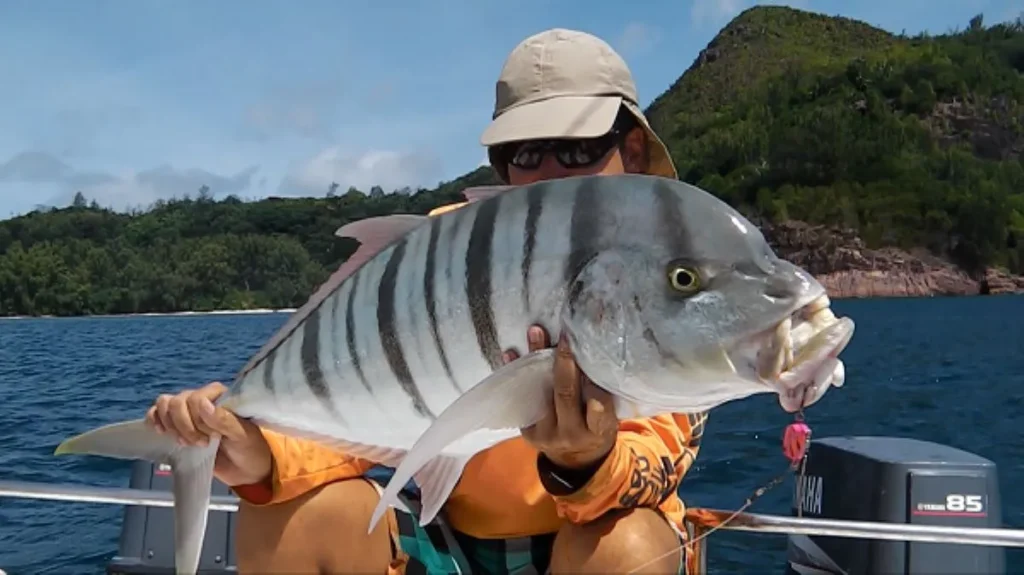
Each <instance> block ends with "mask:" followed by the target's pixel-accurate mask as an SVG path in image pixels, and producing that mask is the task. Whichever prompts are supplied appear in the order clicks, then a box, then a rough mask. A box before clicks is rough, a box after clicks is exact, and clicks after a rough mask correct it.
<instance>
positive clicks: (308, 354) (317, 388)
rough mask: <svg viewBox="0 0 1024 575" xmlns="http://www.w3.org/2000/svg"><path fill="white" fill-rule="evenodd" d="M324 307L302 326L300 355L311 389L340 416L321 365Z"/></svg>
mask: <svg viewBox="0 0 1024 575" xmlns="http://www.w3.org/2000/svg"><path fill="white" fill-rule="evenodd" d="M323 309H324V308H323V306H320V307H318V308H316V309H315V310H313V313H311V314H309V316H308V317H306V320H305V321H306V323H305V325H303V326H302V347H301V348H300V349H299V357H300V363H301V365H302V373H303V375H304V376H305V381H306V385H307V386H308V387H309V389H310V391H312V392H313V395H315V396H316V398H317V399H318V400H320V403H322V404H323V406H324V407H325V408H327V411H328V412H329V413H333V414H334V415H335V416H339V417H340V414H339V413H338V409H337V407H336V406H335V405H334V401H333V400H332V399H331V389H330V387H328V385H327V380H326V379H325V378H324V370H323V367H322V366H321V365H320V321H321V319H322V314H321V313H320V312H321V311H323Z"/></svg>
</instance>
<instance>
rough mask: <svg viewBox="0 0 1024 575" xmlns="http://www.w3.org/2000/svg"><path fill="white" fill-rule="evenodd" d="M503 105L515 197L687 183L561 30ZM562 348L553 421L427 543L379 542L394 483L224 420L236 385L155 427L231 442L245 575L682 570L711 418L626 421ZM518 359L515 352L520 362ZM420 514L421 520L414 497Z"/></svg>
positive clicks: (620, 72) (486, 465) (619, 71)
mask: <svg viewBox="0 0 1024 575" xmlns="http://www.w3.org/2000/svg"><path fill="white" fill-rule="evenodd" d="M496 96H497V98H496V103H495V111H494V117H493V122H492V123H491V124H490V126H488V127H487V129H486V130H485V131H484V134H483V137H482V138H481V142H482V143H483V145H485V146H487V148H488V153H489V157H490V162H491V165H492V166H494V168H495V169H496V170H497V172H498V173H499V174H500V176H501V177H502V179H503V180H505V181H506V182H508V183H510V184H512V185H522V184H529V183H532V182H538V181H541V180H549V179H554V178H561V177H566V176H573V175H584V174H622V173H626V172H633V173H648V174H654V175H660V176H664V177H671V178H674V177H676V171H675V168H674V166H673V165H672V161H671V159H670V158H669V155H668V151H667V150H666V148H665V146H664V144H663V143H662V142H661V141H660V140H659V139H658V137H657V136H656V135H655V134H654V132H653V131H652V130H651V128H650V126H649V125H648V123H647V120H646V119H645V118H644V116H643V114H642V112H641V111H640V108H639V106H638V105H637V95H636V88H635V86H634V84H633V80H632V77H631V74H630V71H629V69H628V68H627V67H626V64H625V62H623V61H622V59H621V58H620V57H619V55H618V54H616V53H615V52H614V51H613V50H612V49H611V47H609V46H608V45H607V44H606V43H605V42H603V41H601V40H599V39H597V38H595V37H593V36H590V35H588V34H584V33H581V32H575V31H570V30H562V29H555V30H549V31H546V32H543V33H540V34H537V35H535V36H532V37H530V38H527V39H526V40H524V41H523V42H522V43H521V44H520V45H519V46H517V47H516V48H515V49H514V50H513V51H512V53H511V54H510V56H509V57H508V59H507V60H506V62H505V66H504V68H503V70H502V73H501V76H500V78H499V80H498V83H497V94H496ZM457 207H458V206H448V207H445V208H439V209H438V210H435V213H439V212H442V211H447V210H448V209H457ZM528 339H529V341H530V351H533V350H536V349H540V348H543V347H547V346H549V345H550V343H551V342H549V341H548V340H547V336H546V334H545V333H544V332H543V330H541V329H539V328H533V329H531V331H530V332H529V334H528ZM558 349H559V351H560V353H559V354H558V361H557V362H556V366H555V372H556V373H555V391H554V396H553V398H552V402H553V411H552V414H551V415H550V416H549V418H548V419H545V420H543V421H541V422H539V423H537V424H536V425H534V426H532V427H530V428H527V429H523V430H522V437H517V438H515V439H511V440H508V441H506V442H504V443H501V444H499V445H496V446H494V447H492V448H491V449H489V450H487V451H485V452H483V453H480V454H478V455H477V456H475V457H474V458H473V459H472V460H471V461H470V462H469V464H468V465H467V466H466V469H465V472H464V474H463V476H462V479H461V481H460V483H459V485H458V486H457V487H456V489H455V491H454V492H453V493H452V495H451V497H450V499H449V500H448V502H447V503H446V505H445V508H444V513H442V514H441V515H440V516H439V518H438V519H437V520H435V521H434V522H433V523H432V524H431V525H429V526H427V527H426V528H420V527H419V525H418V521H417V520H416V519H415V518H414V517H412V516H410V515H408V514H407V513H405V512H399V511H394V510H392V511H390V512H389V514H388V521H387V522H381V523H380V524H379V525H378V526H377V528H376V529H375V530H374V531H373V532H372V533H371V534H369V535H367V534H366V527H367V524H368V520H369V517H370V514H371V512H372V511H373V508H374V506H375V505H376V503H377V501H378V500H379V493H380V491H381V489H382V488H381V485H386V482H387V479H388V477H389V474H390V470H388V469H386V468H382V467H380V466H375V465H374V464H373V463H371V462H367V461H362V460H359V459H355V458H353V457H349V456H346V455H345V454H343V453H338V452H336V451H332V450H330V449H327V448H326V447H323V446H320V445H317V444H315V443H313V442H310V441H305V440H300V439H295V438H291V437H286V436H283V435H279V434H277V433H274V432H271V431H267V430H260V429H259V428H257V427H256V426H255V425H254V424H252V423H250V422H245V421H241V420H239V419H238V418H236V417H235V416H233V415H232V414H230V413H228V412H226V411H224V410H221V409H214V406H213V404H212V402H211V400H215V399H216V397H217V396H219V395H220V393H222V391H223V390H224V387H223V386H222V385H221V384H219V383H212V384H209V385H207V386H206V387H203V388H200V389H198V390H195V391H186V392H183V393H181V394H179V395H177V396H161V397H160V398H159V399H157V401H156V403H155V405H154V406H153V407H152V408H151V409H150V410H149V413H148V414H147V419H148V420H149V421H151V422H152V424H153V425H154V426H155V427H156V428H157V429H159V430H161V431H163V432H166V433H176V434H178V435H179V437H180V441H182V442H183V443H203V442H205V441H206V440H207V438H208V437H209V436H210V435H211V434H215V433H216V434H220V435H221V436H222V437H223V439H224V441H223V442H222V443H221V449H220V453H219V454H218V459H217V467H216V474H217V477H218V478H219V479H220V480H221V481H223V482H224V483H226V484H228V485H230V486H233V489H234V490H235V492H236V493H237V494H238V495H239V497H240V498H242V500H243V505H242V507H241V509H240V511H239V524H238V532H237V540H236V545H237V555H238V563H239V568H240V570H241V571H242V572H258V571H266V572H278V573H283V572H289V573H299V572H304V573H305V572H329V573H357V572H358V573H402V572H406V573H423V572H430V573H435V572H456V571H460V572H463V573H467V572H473V573H491V572H501V573H543V572H545V571H547V570H548V569H549V568H550V571H551V572H554V573H562V572H567V571H572V572H601V573H612V572H615V573H626V572H632V571H633V570H634V569H637V568H638V567H641V566H644V567H643V569H642V570H640V571H638V572H644V573H673V572H681V571H683V570H684V567H683V565H682V563H683V561H684V552H683V550H682V544H681V543H682V540H683V537H682V535H681V533H682V531H681V530H682V519H683V511H684V509H683V504H682V502H681V501H680V500H679V497H678V496H677V495H676V493H675V491H676V488H677V487H678V484H679V481H680V480H681V478H682V476H683V475H684V474H685V473H686V472H687V471H688V470H689V468H690V466H691V465H692V463H693V459H694V458H695V457H696V455H697V451H698V448H699V444H700V438H701V435H702V432H703V426H704V420H705V416H704V414H700V415H691V416H686V415H676V416H667V415H666V416H660V417H656V418H649V419H635V420H625V421H618V420H617V419H616V417H615V414H614V411H613V408H612V403H611V398H610V397H609V396H608V395H607V394H606V393H604V392H603V391H601V390H599V389H598V388H597V387H596V386H594V385H593V384H592V383H590V382H589V381H587V380H586V379H585V377H583V376H582V375H581V374H580V373H579V371H578V369H577V366H576V364H575V362H574V361H573V359H572V357H571V354H570V353H569V351H568V349H567V347H566V346H565V345H564V342H559V343H558ZM515 357H517V352H516V351H514V350H509V351H508V352H507V353H506V355H505V360H506V361H512V360H514V359H515ZM404 497H405V499H404V501H405V503H406V504H407V505H408V506H409V507H410V509H412V510H413V512H415V510H416V505H417V501H416V494H415V491H408V492H405V493H404Z"/></svg>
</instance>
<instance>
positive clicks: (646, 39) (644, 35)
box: [615, 22, 661, 57]
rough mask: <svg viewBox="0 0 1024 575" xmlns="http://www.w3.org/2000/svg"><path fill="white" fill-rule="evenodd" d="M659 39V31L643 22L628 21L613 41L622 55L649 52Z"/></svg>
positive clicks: (636, 54)
mask: <svg viewBox="0 0 1024 575" xmlns="http://www.w3.org/2000/svg"><path fill="white" fill-rule="evenodd" d="M659 41H661V32H660V31H659V30H658V29H657V28H655V27H653V26H650V25H648V24H644V23H643V22H630V23H629V24H626V28H625V29H623V30H622V33H621V34H619V37H618V39H617V40H616V41H615V49H616V51H618V52H619V53H620V54H622V55H623V56H627V57H628V56H638V55H640V54H644V53H646V52H649V51H650V50H651V49H652V48H654V46H655V45H656V44H657V43H658V42H659Z"/></svg>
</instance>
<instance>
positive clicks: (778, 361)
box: [757, 318, 793, 381]
mask: <svg viewBox="0 0 1024 575" xmlns="http://www.w3.org/2000/svg"><path fill="white" fill-rule="evenodd" d="M792 327H793V320H792V319H790V318H786V319H784V320H782V321H781V322H779V325H777V326H775V331H774V332H773V333H772V336H771V338H770V339H769V341H768V345H766V346H765V347H764V348H762V349H761V351H760V352H759V353H758V357H757V365H758V370H757V372H758V375H759V376H761V378H763V379H765V380H769V381H771V380H774V379H777V378H778V377H779V375H781V374H782V372H783V371H785V370H786V369H789V364H790V363H792V361H793V337H792Z"/></svg>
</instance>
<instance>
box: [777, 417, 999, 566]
mask: <svg viewBox="0 0 1024 575" xmlns="http://www.w3.org/2000/svg"><path fill="white" fill-rule="evenodd" d="M798 506H799V508H800V510H801V511H802V513H803V516H804V517H808V518H823V519H840V520H850V521H881V522H888V523H904V524H912V525H942V526H951V527H960V526H962V527H1002V526H1003V525H1002V502H1001V500H1000V497H999V480H998V478H997V476H996V465H995V463H993V462H992V461H989V460H988V459H985V458H983V457H979V456H977V455H974V454H973V453H968V452H966V451H961V450H959V449H955V448H953V447H949V446H946V445H939V444H936V443H930V442H927V441H919V440H916V439H904V438H899V437H830V438H826V439H818V440H815V441H813V442H812V443H811V446H810V449H809V451H808V457H807V466H806V471H805V474H804V476H803V478H802V479H801V478H800V477H799V476H798V477H797V478H796V485H795V486H794V494H793V509H792V512H793V515H794V516H795V515H796V514H797V507H798ZM788 547H789V548H788V552H787V555H788V557H787V559H788V567H787V569H786V573H787V575H812V574H813V575H826V574H827V575H832V574H844V575H869V574H877V573H886V574H908V575H910V574H918V573H920V574H928V575H932V574H937V573H949V574H954V573H955V574H960V575H962V574H964V573H986V574H987V573H997V574H998V573H1005V569H1006V566H1005V561H1006V557H1005V551H1004V549H1003V548H1002V547H992V546H981V545H962V544H945V543H918V542H911V541H885V540H877V539H855V538H847V537H831V536H830V537H824V536H818V535H811V536H808V535H790V536H789V545H788Z"/></svg>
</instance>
